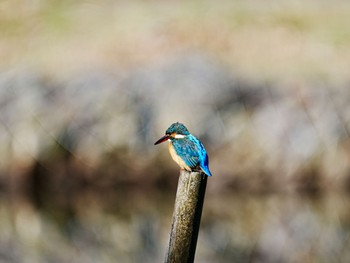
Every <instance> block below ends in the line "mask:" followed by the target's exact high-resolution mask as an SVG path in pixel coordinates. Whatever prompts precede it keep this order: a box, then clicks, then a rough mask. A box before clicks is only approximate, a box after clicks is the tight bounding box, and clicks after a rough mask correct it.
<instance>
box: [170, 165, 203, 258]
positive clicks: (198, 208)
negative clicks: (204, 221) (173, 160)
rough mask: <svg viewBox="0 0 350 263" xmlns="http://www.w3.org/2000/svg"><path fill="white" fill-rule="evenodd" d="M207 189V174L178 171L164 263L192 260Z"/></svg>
mask: <svg viewBox="0 0 350 263" xmlns="http://www.w3.org/2000/svg"><path fill="white" fill-rule="evenodd" d="M206 186H207V175H206V174H204V173H202V172H188V171H185V170H181V171H180V177H179V182H178V186H177V193H176V200H175V207H174V213H173V219H172V225H171V232H170V240H169V247H168V251H167V254H166V258H165V263H192V262H193V261H194V256H195V252H196V245H197V237H198V231H199V225H200V221H201V215H202V208H203V202H204V195H205V189H206Z"/></svg>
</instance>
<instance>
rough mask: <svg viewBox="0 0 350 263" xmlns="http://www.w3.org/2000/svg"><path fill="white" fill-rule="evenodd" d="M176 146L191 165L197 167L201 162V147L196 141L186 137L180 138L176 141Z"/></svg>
mask: <svg viewBox="0 0 350 263" xmlns="http://www.w3.org/2000/svg"><path fill="white" fill-rule="evenodd" d="M174 148H175V151H176V153H177V154H178V155H179V156H180V157H181V158H182V159H183V160H184V162H185V163H186V164H187V165H188V166H189V167H196V166H197V165H198V164H199V148H198V144H197V143H196V142H194V141H190V140H186V139H183V140H178V141H176V142H175V143H174Z"/></svg>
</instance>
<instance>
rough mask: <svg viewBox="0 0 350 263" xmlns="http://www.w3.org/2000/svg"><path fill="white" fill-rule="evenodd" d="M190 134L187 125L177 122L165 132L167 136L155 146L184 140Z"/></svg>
mask: <svg viewBox="0 0 350 263" xmlns="http://www.w3.org/2000/svg"><path fill="white" fill-rule="evenodd" d="M189 134H190V133H189V132H188V130H187V128H186V126H185V125H183V124H182V123H179V122H175V123H173V124H171V125H170V127H169V128H168V129H167V130H166V131H165V135H164V136H163V137H162V138H160V139H159V140H158V141H156V142H155V143H154V145H157V144H159V143H162V142H165V141H167V140H176V139H183V138H185V137H186V136H187V135H189Z"/></svg>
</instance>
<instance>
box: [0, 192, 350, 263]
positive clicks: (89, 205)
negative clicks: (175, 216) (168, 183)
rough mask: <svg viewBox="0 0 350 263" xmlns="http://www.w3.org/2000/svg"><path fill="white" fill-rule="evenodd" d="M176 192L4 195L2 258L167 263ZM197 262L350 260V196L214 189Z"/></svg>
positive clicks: (206, 207)
mask: <svg viewBox="0 0 350 263" xmlns="http://www.w3.org/2000/svg"><path fill="white" fill-rule="evenodd" d="M101 196H108V199H109V200H110V201H108V202H104V200H105V199H103V198H101ZM174 198H175V193H163V192H158V193H154V192H152V193H148V192H146V193H145V192H132V193H127V192H126V191H125V192H124V193H114V194H110V195H109V194H108V193H103V192H101V193H94V194H87V193H85V194H83V195H82V197H81V198H80V199H77V200H74V202H73V201H72V203H70V205H67V204H65V205H62V204H53V203H52V204H50V203H48V204H47V205H46V206H45V207H44V208H39V209H38V208H36V207H35V206H34V205H33V204H32V203H30V202H28V201H27V199H25V198H9V197H8V196H2V198H1V202H0V262H26V263H27V262H72V263H77V262H84V263H88V262H101V263H103V262H163V260H164V253H165V249H166V246H167V242H168V232H169V230H170V224H171V214H172V208H173V203H174ZM196 262H350V198H349V196H347V195H345V194H340V193H332V194H324V195H318V196H313V197H310V196H300V195H296V194H273V195H272V194H271V195H248V194H232V193H222V194H220V195H219V194H212V193H211V192H208V193H207V195H206V200H205V204H204V211H203V216H202V223H201V229H200V234H199V239H198V244H197V254H196Z"/></svg>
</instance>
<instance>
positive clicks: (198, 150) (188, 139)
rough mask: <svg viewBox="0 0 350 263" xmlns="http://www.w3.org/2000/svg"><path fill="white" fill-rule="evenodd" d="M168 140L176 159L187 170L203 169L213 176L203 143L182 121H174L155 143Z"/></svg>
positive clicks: (172, 154) (170, 149) (173, 156)
mask: <svg viewBox="0 0 350 263" xmlns="http://www.w3.org/2000/svg"><path fill="white" fill-rule="evenodd" d="M166 140H168V141H169V142H170V145H169V151H170V154H171V156H172V158H173V159H174V161H175V162H176V163H177V164H178V165H179V166H180V167H181V168H182V169H186V170H190V171H193V170H196V169H200V170H202V171H203V172H204V173H205V174H206V175H208V176H211V172H210V170H209V159H208V154H207V152H206V150H205V148H204V146H203V144H202V143H201V142H200V141H199V140H198V139H197V138H196V137H194V136H193V135H192V134H190V133H189V131H188V130H187V128H186V127H185V126H184V125H183V124H181V123H178V122H176V123H173V124H172V125H171V126H170V127H169V128H168V129H167V130H166V132H165V136H163V137H162V138H160V139H159V140H158V141H157V142H156V143H155V144H159V143H161V142H164V141H166Z"/></svg>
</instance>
